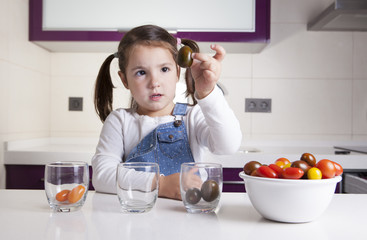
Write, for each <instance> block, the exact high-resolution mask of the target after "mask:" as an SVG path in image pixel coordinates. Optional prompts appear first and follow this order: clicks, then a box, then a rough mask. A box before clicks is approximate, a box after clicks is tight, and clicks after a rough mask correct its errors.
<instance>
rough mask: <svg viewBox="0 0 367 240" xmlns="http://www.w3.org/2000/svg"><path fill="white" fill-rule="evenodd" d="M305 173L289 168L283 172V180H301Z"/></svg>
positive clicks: (298, 169)
mask: <svg viewBox="0 0 367 240" xmlns="http://www.w3.org/2000/svg"><path fill="white" fill-rule="evenodd" d="M304 173H305V172H304V171H303V170H302V169H300V168H295V167H289V168H285V169H284V170H283V174H282V176H283V178H287V179H300V178H301V177H302V176H303V174H304Z"/></svg>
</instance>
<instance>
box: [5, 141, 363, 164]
mask: <svg viewBox="0 0 367 240" xmlns="http://www.w3.org/2000/svg"><path fill="white" fill-rule="evenodd" d="M97 143H98V139H97V138H41V139H29V140H20V141H10V142H7V143H6V144H5V150H4V154H5V157H4V163H5V164H25V165H44V164H46V163H49V162H55V161H85V162H87V163H88V164H90V163H91V159H92V157H93V155H94V152H95V148H96V145H97ZM340 145H346V146H367V142H366V141H364V142H363V141H344V142H342V141H247V142H245V143H244V144H243V146H242V147H241V149H240V151H238V152H237V153H236V154H233V155H224V156H219V155H213V154H210V153H208V154H207V155H206V156H205V161H207V162H216V163H221V164H222V165H223V167H226V168H242V167H243V166H244V165H245V163H247V162H248V161H252V160H255V161H259V162H261V163H263V164H269V163H273V162H274V161H275V160H276V159H277V158H279V157H286V158H288V159H289V160H291V161H295V160H298V159H299V158H300V157H301V155H302V153H305V152H309V153H312V154H313V155H315V157H316V159H317V160H321V159H324V158H327V159H330V160H333V161H335V162H338V163H340V164H341V165H342V166H343V168H344V169H345V170H367V154H361V153H355V152H351V153H350V154H348V155H335V150H336V149H335V148H334V146H340Z"/></svg>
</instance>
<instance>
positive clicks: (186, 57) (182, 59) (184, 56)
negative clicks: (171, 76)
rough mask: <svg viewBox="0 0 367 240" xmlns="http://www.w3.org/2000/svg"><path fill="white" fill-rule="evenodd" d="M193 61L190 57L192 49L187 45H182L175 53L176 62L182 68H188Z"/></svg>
mask: <svg viewBox="0 0 367 240" xmlns="http://www.w3.org/2000/svg"><path fill="white" fill-rule="evenodd" d="M192 62H193V59H192V50H191V48H190V47H189V46H183V47H182V48H180V50H179V51H178V55H177V63H178V65H179V66H180V67H182V68H189V67H191V65H192Z"/></svg>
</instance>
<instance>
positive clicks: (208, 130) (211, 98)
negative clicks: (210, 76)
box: [194, 86, 242, 155]
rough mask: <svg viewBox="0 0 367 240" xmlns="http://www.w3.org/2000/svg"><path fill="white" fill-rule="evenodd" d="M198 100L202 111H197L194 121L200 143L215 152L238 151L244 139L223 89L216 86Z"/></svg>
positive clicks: (232, 152)
mask: <svg viewBox="0 0 367 240" xmlns="http://www.w3.org/2000/svg"><path fill="white" fill-rule="evenodd" d="M197 102H198V106H199V107H200V110H201V111H197V112H196V113H195V115H196V116H195V120H194V122H195V133H196V138H197V141H198V142H199V144H202V145H204V146H206V147H207V148H208V149H209V151H210V152H212V153H214V154H221V155H224V154H234V153H235V152H236V151H238V149H239V147H240V145H241V141H242V132H241V128H240V124H239V122H238V120H237V118H236V116H235V114H234V112H233V111H232V109H231V108H230V107H229V105H228V103H227V101H226V100H225V98H224V96H223V93H222V91H221V90H220V89H219V88H218V87H217V86H216V87H215V88H214V90H213V91H212V92H211V93H210V94H209V95H208V96H207V97H205V98H203V99H197ZM195 107H196V106H195Z"/></svg>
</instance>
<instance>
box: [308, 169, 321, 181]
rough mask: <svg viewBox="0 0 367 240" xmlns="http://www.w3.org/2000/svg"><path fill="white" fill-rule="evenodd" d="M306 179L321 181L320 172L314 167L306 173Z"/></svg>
mask: <svg viewBox="0 0 367 240" xmlns="http://www.w3.org/2000/svg"><path fill="white" fill-rule="evenodd" d="M307 178H308V179H313V180H314V179H321V178H322V173H321V171H320V169H318V168H316V167H312V168H310V169H309V170H308V171H307Z"/></svg>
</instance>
